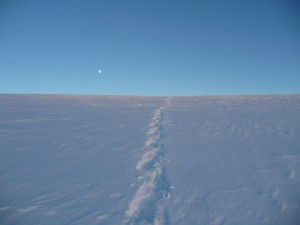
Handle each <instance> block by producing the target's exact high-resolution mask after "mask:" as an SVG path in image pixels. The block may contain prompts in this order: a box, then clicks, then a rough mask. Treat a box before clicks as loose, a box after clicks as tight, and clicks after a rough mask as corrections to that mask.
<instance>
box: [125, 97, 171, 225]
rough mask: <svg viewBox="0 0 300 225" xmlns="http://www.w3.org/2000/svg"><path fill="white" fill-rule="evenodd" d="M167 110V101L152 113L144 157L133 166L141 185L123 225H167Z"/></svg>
mask: <svg viewBox="0 0 300 225" xmlns="http://www.w3.org/2000/svg"><path fill="white" fill-rule="evenodd" d="M170 106H171V98H167V99H166V104H165V106H162V107H160V108H158V109H156V110H155V111H154V113H153V117H152V121H151V123H150V125H149V127H150V129H149V131H148V133H147V135H148V139H147V141H146V143H145V146H144V149H145V153H144V154H143V156H142V158H141V159H140V160H139V161H138V163H137V165H136V170H137V171H139V172H140V174H141V175H140V179H141V181H142V183H141V185H140V187H139V188H138V190H137V191H136V193H135V195H134V197H133V198H132V200H131V202H130V204H129V208H128V210H127V212H126V214H127V217H128V220H127V221H126V223H127V224H132V225H133V224H154V225H164V224H168V213H167V210H166V205H167V202H168V199H169V198H170V193H169V189H170V184H169V182H168V179H167V178H166V169H165V161H166V151H165V148H164V146H163V139H164V138H165V134H164V127H163V122H164V117H165V111H166V109H167V108H169V107H170Z"/></svg>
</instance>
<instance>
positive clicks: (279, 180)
mask: <svg viewBox="0 0 300 225" xmlns="http://www.w3.org/2000/svg"><path fill="white" fill-rule="evenodd" d="M0 179H1V180H0V224H5V225H10V224H22V225H26V224H28V225H29V224H30V225H40V224H45V225H52V224H78V225H79V224H89V225H93V224H116V225H129V224H132V225H134V224H136V225H137V224H153V225H154V224H155V225H159V224H161V225H172V224H174V225H194V224H202V225H203V224H205V225H236V224H243V225H254V224H255V225H260V224H267V225H283V224H284V225H297V224H299V223H300V216H299V215H300V213H299V212H300V95H262V96H260V95H256V96H207V97H128V96H123V97H122V96H88V95H86V96H80V95H0Z"/></svg>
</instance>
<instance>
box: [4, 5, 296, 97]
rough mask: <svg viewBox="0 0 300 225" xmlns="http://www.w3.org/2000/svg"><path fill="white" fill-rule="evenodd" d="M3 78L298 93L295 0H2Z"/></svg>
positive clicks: (55, 85) (110, 87)
mask: <svg viewBox="0 0 300 225" xmlns="http://www.w3.org/2000/svg"><path fill="white" fill-rule="evenodd" d="M99 69H101V70H102V73H101V75H100V74H99V73H98V72H97V71H98V70H99ZM0 78H1V79H0V93H59V94H124V95H213V94H266V93H269V94H273V93H300V4H299V3H297V0H251V1H250V0H226V1H225V0H195V1H191V0H118V1H116V0H42V1H41V0H23V1H22V0H1V1H0Z"/></svg>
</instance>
